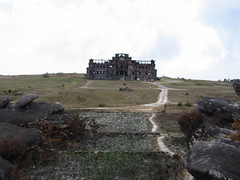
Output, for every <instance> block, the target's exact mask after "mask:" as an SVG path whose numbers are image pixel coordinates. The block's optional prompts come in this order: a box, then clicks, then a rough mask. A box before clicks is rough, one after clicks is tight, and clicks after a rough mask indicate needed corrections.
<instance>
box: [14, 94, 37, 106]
mask: <svg viewBox="0 0 240 180" xmlns="http://www.w3.org/2000/svg"><path fill="white" fill-rule="evenodd" d="M37 98H38V95H37V94H27V95H25V96H22V97H21V98H20V99H19V100H18V101H17V102H16V104H15V107H16V108H22V107H23V106H25V105H27V104H29V103H31V102H32V101H33V100H34V99H37Z"/></svg>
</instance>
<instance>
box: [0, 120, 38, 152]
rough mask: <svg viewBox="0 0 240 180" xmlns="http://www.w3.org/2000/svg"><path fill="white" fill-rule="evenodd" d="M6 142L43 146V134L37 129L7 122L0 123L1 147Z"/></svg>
mask: <svg viewBox="0 0 240 180" xmlns="http://www.w3.org/2000/svg"><path fill="white" fill-rule="evenodd" d="M5 140H8V141H14V142H15V143H19V144H23V145H26V146H27V147H32V146H35V145H40V144H41V142H42V133H41V132H40V131H38V130H36V129H30V128H23V127H18V126H16V125H13V124H9V123H6V122H0V147H1V146H2V145H3V141H5Z"/></svg>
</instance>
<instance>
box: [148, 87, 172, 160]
mask: <svg viewBox="0 0 240 180" xmlns="http://www.w3.org/2000/svg"><path fill="white" fill-rule="evenodd" d="M154 84H155V85H157V86H158V87H159V89H160V90H161V92H160V94H159V97H158V101H157V102H156V103H152V104H144V105H143V106H150V107H152V109H151V110H152V112H153V110H154V108H157V107H160V106H163V105H164V104H166V103H167V101H168V89H169V88H167V87H165V86H162V85H161V84H160V83H154ZM155 116H156V114H155V113H154V112H153V113H152V116H151V117H150V118H149V121H150V122H151V123H152V125H153V128H152V132H157V130H158V126H157V124H156V123H155V122H154V117H155ZM166 136H167V134H162V135H161V136H159V137H157V143H158V146H159V148H160V150H161V151H163V152H166V153H168V154H169V155H170V156H173V155H174V152H173V151H171V150H170V149H168V147H167V146H166V145H165V144H164V142H163V139H164V138H165V137H166Z"/></svg>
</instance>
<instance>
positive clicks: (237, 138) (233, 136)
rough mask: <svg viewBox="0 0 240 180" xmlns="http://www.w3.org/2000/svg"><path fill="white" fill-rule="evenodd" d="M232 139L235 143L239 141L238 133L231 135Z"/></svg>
mask: <svg viewBox="0 0 240 180" xmlns="http://www.w3.org/2000/svg"><path fill="white" fill-rule="evenodd" d="M230 138H231V139H232V140H233V141H239V140H240V139H239V135H238V134H236V133H233V134H231V135H230Z"/></svg>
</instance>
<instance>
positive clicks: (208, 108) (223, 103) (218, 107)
mask: <svg viewBox="0 0 240 180" xmlns="http://www.w3.org/2000/svg"><path fill="white" fill-rule="evenodd" d="M197 108H198V110H199V111H201V112H204V113H207V114H208V115H211V116H214V115H217V114H220V113H221V114H222V115H224V118H225V119H227V120H233V119H234V118H236V117H240V108H239V106H238V104H237V102H236V101H231V100H227V99H223V98H210V97H202V98H200V99H199V100H198V102H197Z"/></svg>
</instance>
